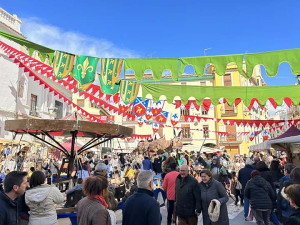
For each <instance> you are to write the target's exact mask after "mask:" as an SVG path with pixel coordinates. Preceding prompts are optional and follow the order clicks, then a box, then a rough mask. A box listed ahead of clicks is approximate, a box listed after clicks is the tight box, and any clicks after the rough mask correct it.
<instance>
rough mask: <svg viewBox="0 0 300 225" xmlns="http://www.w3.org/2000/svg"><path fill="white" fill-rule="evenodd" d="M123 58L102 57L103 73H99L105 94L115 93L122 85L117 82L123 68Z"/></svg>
mask: <svg viewBox="0 0 300 225" xmlns="http://www.w3.org/2000/svg"><path fill="white" fill-rule="evenodd" d="M122 63H123V59H112V58H111V59H108V58H102V59H101V74H99V80H100V87H101V90H102V92H103V93H104V94H110V95H114V94H116V93H117V92H118V91H119V89H120V85H117V84H116V82H117V80H118V79H119V76H120V72H121V69H122Z"/></svg>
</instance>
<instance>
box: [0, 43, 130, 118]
mask: <svg viewBox="0 0 300 225" xmlns="http://www.w3.org/2000/svg"><path fill="white" fill-rule="evenodd" d="M0 47H1V48H2V49H3V50H4V51H5V52H6V53H7V54H8V55H9V57H10V58H14V59H15V61H14V63H16V64H19V62H22V64H24V65H28V67H30V68H32V69H33V70H35V71H36V72H40V73H41V75H44V76H46V77H47V78H49V79H52V80H53V81H55V82H58V83H59V84H61V85H63V86H64V87H66V88H67V89H68V90H70V91H72V92H73V93H78V94H79V96H82V97H84V98H85V99H87V100H89V101H90V102H92V103H95V104H97V105H99V106H102V107H104V108H106V109H108V110H109V111H113V112H114V113H118V115H123V116H124V117H127V118H128V119H129V120H134V119H135V116H134V115H132V114H130V113H127V112H126V111H127V110H128V109H129V108H130V107H131V105H132V104H129V105H125V104H124V103H123V102H122V100H121V99H120V96H119V95H114V96H112V95H106V96H104V94H103V92H101V90H100V88H99V86H96V85H94V84H91V85H90V87H89V88H88V89H87V91H82V92H78V91H77V89H76V80H74V79H73V78H71V77H66V78H64V79H61V80H58V79H57V78H56V77H55V76H53V71H52V68H51V67H50V66H48V65H46V64H43V63H41V62H40V61H38V60H36V59H34V58H31V57H29V56H28V55H26V54H24V53H23V52H21V51H18V50H16V49H14V48H12V47H10V46H8V45H6V44H4V43H3V42H0ZM16 60H18V61H16ZM36 77H37V78H36V79H38V78H39V77H38V76H36ZM42 82H44V81H43V80H42ZM44 83H45V82H44ZM41 85H42V84H41ZM101 97H105V100H103V99H101ZM111 99H112V100H113V101H114V102H120V104H119V107H115V106H113V105H111V104H109V103H108V102H107V101H108V100H111ZM74 104H75V103H74ZM96 121H97V120H96Z"/></svg>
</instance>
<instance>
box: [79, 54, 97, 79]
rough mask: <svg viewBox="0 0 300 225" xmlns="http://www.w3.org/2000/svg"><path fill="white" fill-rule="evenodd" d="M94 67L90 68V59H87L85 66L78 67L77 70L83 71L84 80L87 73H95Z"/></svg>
mask: <svg viewBox="0 0 300 225" xmlns="http://www.w3.org/2000/svg"><path fill="white" fill-rule="evenodd" d="M93 69H94V68H93V66H89V58H86V59H85V60H84V62H83V64H82V65H81V64H79V65H77V70H79V71H80V70H81V77H82V79H84V78H85V75H86V73H87V72H92V71H93Z"/></svg>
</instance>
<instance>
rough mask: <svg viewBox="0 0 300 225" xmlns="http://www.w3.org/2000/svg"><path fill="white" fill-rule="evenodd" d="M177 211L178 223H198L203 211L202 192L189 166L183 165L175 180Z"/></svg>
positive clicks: (180, 224)
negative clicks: (190, 173)
mask: <svg viewBox="0 0 300 225" xmlns="http://www.w3.org/2000/svg"><path fill="white" fill-rule="evenodd" d="M175 202H176V207H175V213H176V215H177V216H178V225H186V224H188V225H197V222H198V216H199V215H200V213H201V193H200V187H199V184H198V182H197V180H196V179H195V178H194V177H192V176H191V175H189V167H188V166H187V165H182V166H181V167H180V174H179V175H178V177H177V179H176V182H175Z"/></svg>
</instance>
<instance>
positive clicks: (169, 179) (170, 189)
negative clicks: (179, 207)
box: [163, 171, 179, 200]
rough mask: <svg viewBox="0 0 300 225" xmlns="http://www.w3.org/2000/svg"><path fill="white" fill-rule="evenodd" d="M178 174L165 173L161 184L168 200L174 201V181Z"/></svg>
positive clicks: (173, 172) (175, 172)
mask: <svg viewBox="0 0 300 225" xmlns="http://www.w3.org/2000/svg"><path fill="white" fill-rule="evenodd" d="M178 175H179V172H177V171H172V172H170V173H167V175H166V176H165V179H164V182H163V189H164V190H165V191H167V198H168V200H175V181H176V178H177V177H178Z"/></svg>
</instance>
